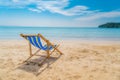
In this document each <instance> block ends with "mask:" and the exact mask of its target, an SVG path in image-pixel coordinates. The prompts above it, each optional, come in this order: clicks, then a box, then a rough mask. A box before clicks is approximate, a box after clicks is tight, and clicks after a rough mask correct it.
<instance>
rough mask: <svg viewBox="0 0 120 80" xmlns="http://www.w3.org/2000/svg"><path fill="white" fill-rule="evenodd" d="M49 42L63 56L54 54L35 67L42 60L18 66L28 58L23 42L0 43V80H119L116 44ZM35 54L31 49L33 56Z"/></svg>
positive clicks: (119, 53)
mask: <svg viewBox="0 0 120 80" xmlns="http://www.w3.org/2000/svg"><path fill="white" fill-rule="evenodd" d="M52 42H54V43H56V44H60V46H59V50H60V51H62V52H63V55H61V56H60V55H59V53H57V52H54V53H53V54H52V55H51V57H50V58H49V59H47V60H46V61H44V63H43V64H42V65H38V63H39V62H40V61H41V60H42V59H43V58H44V57H40V56H37V57H33V58H32V59H30V61H28V62H29V63H22V62H23V61H24V60H25V59H27V58H28V57H29V47H28V42H27V41H26V40H9V41H8V40H1V41H0V80H120V41H117V42H116V41H87V40H86V41H84V40H62V41H60V40H59V41H52ZM36 50H37V49H36V48H34V47H33V52H35V51H36ZM38 54H41V55H45V52H44V51H41V52H39V53H38ZM32 61H33V62H32ZM34 62H35V63H34Z"/></svg>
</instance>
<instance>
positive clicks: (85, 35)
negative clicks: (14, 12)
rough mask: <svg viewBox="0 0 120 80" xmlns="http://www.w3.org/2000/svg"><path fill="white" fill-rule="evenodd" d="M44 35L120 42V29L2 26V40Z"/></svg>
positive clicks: (0, 31)
mask: <svg viewBox="0 0 120 80" xmlns="http://www.w3.org/2000/svg"><path fill="white" fill-rule="evenodd" d="M21 33H22V34H38V33H40V34H42V35H43V36H45V37H46V38H47V39H51V40H107V41H110V40H111V41H120V28H97V27H17V26H16V27H12V26H7V27H6V26H0V40H12V39H13V40H15V39H16V40H21V39H22V37H20V34H21Z"/></svg>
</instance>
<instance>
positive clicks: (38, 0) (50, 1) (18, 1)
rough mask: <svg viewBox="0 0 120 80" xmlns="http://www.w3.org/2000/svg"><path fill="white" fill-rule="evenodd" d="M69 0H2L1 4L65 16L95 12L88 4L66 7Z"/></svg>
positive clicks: (0, 0)
mask: <svg viewBox="0 0 120 80" xmlns="http://www.w3.org/2000/svg"><path fill="white" fill-rule="evenodd" d="M69 2H70V1H69V0H12V1H10V0H5V1H4V0H0V5H3V6H9V7H14V8H15V7H16V8H21V7H22V8H27V9H28V10H31V11H34V12H39V13H40V12H42V11H49V12H51V13H58V14H62V15H65V16H76V15H85V14H91V13H95V12H96V10H95V11H90V10H89V9H88V7H87V6H83V5H76V6H73V7H71V8H68V9H65V8H66V7H68V6H69ZM32 4H34V5H36V7H34V8H33V7H30V6H28V5H32Z"/></svg>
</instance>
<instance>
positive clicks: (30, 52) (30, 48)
mask: <svg viewBox="0 0 120 80" xmlns="http://www.w3.org/2000/svg"><path fill="white" fill-rule="evenodd" d="M20 36H21V37H23V38H25V39H26V40H27V36H38V37H40V38H41V39H42V40H43V41H45V42H46V43H47V46H52V47H53V48H54V49H53V51H51V53H50V50H49V49H48V50H45V51H46V53H47V57H46V58H45V60H46V59H48V58H49V57H50V55H51V54H52V53H53V52H54V51H55V50H56V51H57V52H59V53H60V54H61V55H62V54H63V53H62V52H61V51H60V50H59V49H58V47H59V45H57V46H54V45H53V44H52V43H51V42H50V41H49V40H47V39H46V38H45V37H43V36H42V35H41V34H37V35H25V34H20ZM39 51H40V49H38V50H37V51H36V52H35V53H32V46H31V43H30V42H29V54H30V56H29V57H28V58H27V59H26V60H25V61H23V63H24V62H27V61H28V60H29V59H30V58H32V57H33V56H40V55H36V54H37V53H38V52H39ZM43 61H44V60H43Z"/></svg>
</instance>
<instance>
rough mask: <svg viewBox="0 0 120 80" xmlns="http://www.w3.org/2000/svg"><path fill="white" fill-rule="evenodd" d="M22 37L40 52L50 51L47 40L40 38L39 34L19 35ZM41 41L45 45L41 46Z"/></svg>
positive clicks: (50, 47)
mask: <svg viewBox="0 0 120 80" xmlns="http://www.w3.org/2000/svg"><path fill="white" fill-rule="evenodd" d="M21 36H22V37H24V38H25V39H27V40H28V41H29V42H30V43H31V44H32V45H33V46H35V47H37V48H39V49H42V50H50V49H52V46H48V45H47V42H46V41H47V39H45V38H44V37H43V36H42V37H40V36H39V34H38V35H23V34H21ZM41 39H43V40H44V41H45V42H46V44H45V45H43V44H42V40H41Z"/></svg>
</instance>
